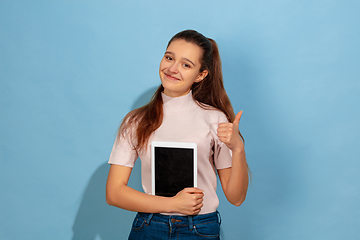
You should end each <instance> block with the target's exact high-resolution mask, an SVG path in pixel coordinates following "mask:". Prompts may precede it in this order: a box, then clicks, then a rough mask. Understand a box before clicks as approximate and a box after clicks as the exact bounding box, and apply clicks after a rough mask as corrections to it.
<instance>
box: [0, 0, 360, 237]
mask: <svg viewBox="0 0 360 240" xmlns="http://www.w3.org/2000/svg"><path fill="white" fill-rule="evenodd" d="M359 11H360V2H359V1H355V0H354V1H350V0H349V1H340V0H327V1H325V0H312V1H310V0H304V1H281V0H274V1H260V0H253V1H243V0H239V1H235V0H233V1H217V0H216V1H215V0H207V1H205V0H203V1H183V2H181V1H165V0H161V1H146V0H143V1H139V0H138V1H120V0H119V1H108V0H107V1H80V0H79V1H61V2H60V1H40V0H39V1H31V2H30V1H16V0H12V1H10V0H8V1H7V0H3V1H1V3H0V120H1V125H0V159H1V161H0V164H1V165H0V190H1V194H0V202H1V204H0V239H3V240H10V239H11V240H13V239H30V240H32V239H52V240H57V239H59V240H60V239H97V240H99V239H102V240H112V239H126V236H127V235H128V232H129V229H130V225H131V221H132V218H133V216H134V213H132V212H127V211H124V210H121V209H116V208H114V207H110V206H107V205H106V203H105V181H106V177H107V172H108V169H109V166H108V165H107V163H106V162H107V160H108V157H109V154H110V151H111V147H112V144H113V141H114V139H115V135H116V130H117V127H118V125H119V123H120V122H121V119H122V118H123V116H124V115H125V114H126V113H127V112H129V111H130V110H131V109H133V108H135V107H138V106H141V105H143V104H145V103H146V102H147V101H148V99H149V97H150V96H151V94H152V93H153V91H154V88H155V87H156V86H158V84H159V77H158V65H159V62H160V59H161V57H162V55H163V52H164V50H165V46H166V44H167V41H168V40H169V38H170V37H171V36H172V35H173V34H175V33H176V32H178V31H180V30H184V29H188V28H192V29H196V30H198V31H200V32H202V33H203V34H205V35H207V36H209V37H212V38H214V39H216V40H217V42H218V44H219V47H220V51H221V55H222V61H223V70H224V78H225V87H226V89H227V91H228V94H229V96H230V98H231V100H232V102H233V105H234V108H235V109H236V111H238V110H244V114H243V118H242V122H241V126H240V127H241V131H242V133H243V135H244V137H245V139H246V151H247V157H248V163H249V165H250V168H251V169H252V172H253V180H252V184H251V186H250V188H249V192H248V197H247V200H246V201H245V203H244V204H243V205H242V206H241V207H239V208H236V207H234V206H231V205H230V204H229V203H227V201H226V200H225V198H224V196H223V194H222V192H221V189H219V195H220V201H221V204H220V207H219V210H220V211H221V213H222V217H223V225H222V236H223V239H225V240H230V239H252V240H265V239H266V240H285V239H286V240H287V239H297V240H299V239H307V240H308V239H327V240H335V239H359V237H360V230H359V228H358V227H359V225H360V220H359V219H360V218H359V214H360V207H359V202H360V196H359V182H360V174H359V169H360V161H359V155H360V150H359V149H360V148H359V147H358V144H359V137H360V127H359V122H360V114H359V104H360V97H359V96H360V94H359V93H360V67H359V66H360V47H359V43H360V17H359V16H360V15H359ZM130 185H131V186H133V187H134V188H136V189H140V188H141V186H140V174H139V165H138V164H137V165H136V168H135V169H134V173H133V175H132V176H131V181H130Z"/></svg>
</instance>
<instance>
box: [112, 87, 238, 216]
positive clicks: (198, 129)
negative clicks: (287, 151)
mask: <svg viewBox="0 0 360 240" xmlns="http://www.w3.org/2000/svg"><path fill="white" fill-rule="evenodd" d="M162 99H163V112H164V116H163V122H162V124H161V126H160V127H159V128H158V129H157V130H156V131H155V132H154V133H153V134H152V135H151V137H150V138H149V142H148V146H147V150H146V152H145V151H143V152H141V153H138V152H137V151H136V150H134V147H133V146H134V144H133V143H134V141H133V140H132V139H129V136H127V135H126V136H125V137H123V136H121V137H120V138H118V139H116V141H115V143H114V146H113V149H112V152H111V155H110V159H109V163H110V164H117V165H122V166H127V167H134V164H135V161H136V159H137V158H138V157H140V159H141V177H142V187H143V190H144V192H145V193H147V194H151V163H150V149H151V148H150V144H151V142H152V141H170V142H193V143H196V144H197V148H198V149H197V159H198V163H197V165H198V179H197V184H198V188H199V189H202V190H204V201H203V204H204V206H203V207H202V209H201V211H200V213H199V214H206V213H211V212H214V211H216V209H217V207H218V206H219V199H218V197H217V195H216V185H217V184H216V183H217V180H216V170H215V169H223V168H229V167H231V163H232V157H231V150H230V149H229V148H228V147H227V146H226V145H225V144H224V143H222V142H220V141H219V139H218V137H217V135H216V134H217V127H218V124H219V123H222V122H228V120H227V118H226V116H225V114H224V113H223V112H221V111H219V110H216V109H210V110H209V109H203V108H201V107H200V106H199V105H198V104H197V103H196V102H195V101H194V100H193V98H192V92H191V91H190V93H189V94H187V95H185V96H182V97H177V98H172V97H169V96H167V95H165V94H164V93H162Z"/></svg>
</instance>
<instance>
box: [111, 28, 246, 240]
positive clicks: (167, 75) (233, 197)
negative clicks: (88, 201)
mask: <svg viewBox="0 0 360 240" xmlns="http://www.w3.org/2000/svg"><path fill="white" fill-rule="evenodd" d="M159 75H160V79H161V85H160V86H159V88H158V89H157V91H156V93H155V94H154V96H153V98H152V100H151V101H150V102H149V103H148V104H147V105H145V106H143V107H141V108H138V109H135V110H133V111H131V112H130V113H129V114H128V115H127V116H126V117H125V119H124V120H123V123H122V124H121V126H120V129H119V133H118V137H117V138H116V141H115V144H114V146H113V149H112V152H111V156H110V160H109V163H110V164H111V167H110V171H109V176H108V181H107V186H106V201H107V203H108V204H110V205H113V206H116V207H119V208H122V209H126V210H129V211H136V212H138V214H137V215H136V217H135V220H134V222H133V226H132V231H131V233H130V236H129V239H219V232H220V229H219V228H220V218H219V214H218V212H217V210H216V209H217V207H218V205H219V200H218V197H217V195H216V183H217V181H216V173H217V174H218V175H219V179H220V182H221V186H222V188H223V191H224V193H225V196H226V198H227V199H228V201H229V202H230V203H232V204H234V205H236V206H240V205H241V204H242V202H243V201H244V200H245V197H246V192H247V188H248V168H247V163H246V158H245V151H244V144H243V141H242V136H241V135H240V132H239V130H238V128H239V121H240V118H241V114H242V111H240V112H239V113H238V114H237V115H236V116H235V114H234V111H233V108H232V106H231V103H230V100H229V98H228V96H227V94H226V92H225V89H224V86H223V80H222V69H221V61H220V55H219V51H218V47H217V45H216V43H215V41H214V40H212V39H210V38H206V37H204V36H203V35H202V34H200V33H198V32H196V31H193V30H186V31H183V32H180V33H178V34H176V35H175V36H174V37H173V38H172V39H171V40H170V41H169V43H168V46H167V48H166V52H165V55H164V57H163V59H162V60H161V62H160V69H159ZM152 141H171V142H193V143H196V144H197V147H198V150H197V152H198V156H197V159H198V180H197V182H198V188H185V189H183V190H182V191H180V192H179V193H177V194H176V196H174V197H161V196H154V195H150V193H151V169H150V144H151V142H152ZM138 157H140V159H141V175H142V185H143V189H144V192H145V193H142V192H139V191H136V190H134V189H132V188H130V187H128V186H127V183H128V180H129V177H130V174H131V170H132V167H133V166H134V163H135V160H136V159H137V158H138Z"/></svg>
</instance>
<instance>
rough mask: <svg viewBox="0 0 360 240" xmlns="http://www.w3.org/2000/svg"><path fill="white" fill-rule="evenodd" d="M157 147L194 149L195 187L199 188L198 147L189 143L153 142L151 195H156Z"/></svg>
mask: <svg viewBox="0 0 360 240" xmlns="http://www.w3.org/2000/svg"><path fill="white" fill-rule="evenodd" d="M155 147H168V148H186V149H193V154H194V156H193V159H194V167H193V168H194V187H197V145H196V143H189V142H165V141H153V142H152V143H151V194H152V195H155Z"/></svg>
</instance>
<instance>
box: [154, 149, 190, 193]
mask: <svg viewBox="0 0 360 240" xmlns="http://www.w3.org/2000/svg"><path fill="white" fill-rule="evenodd" d="M193 154H194V150H193V149H189V148H171V147H155V164H154V165H155V195H158V196H165V197H172V196H175V195H176V194H177V193H178V192H179V191H181V190H183V189H184V188H186V187H193V186H194V155H193Z"/></svg>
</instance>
